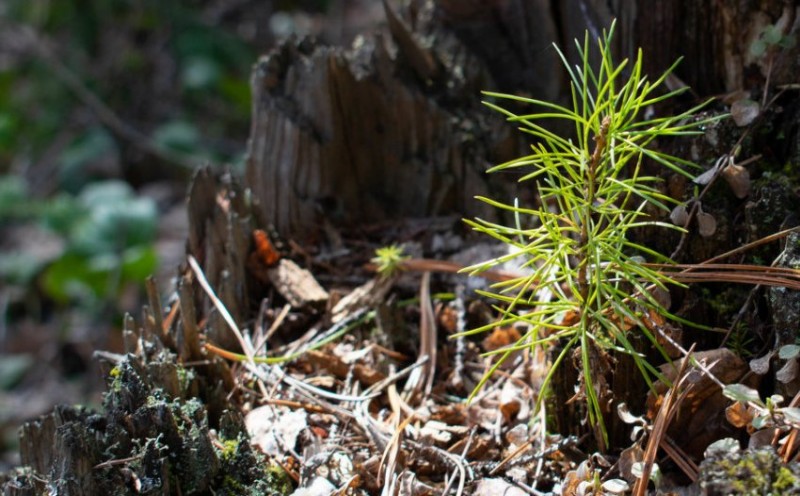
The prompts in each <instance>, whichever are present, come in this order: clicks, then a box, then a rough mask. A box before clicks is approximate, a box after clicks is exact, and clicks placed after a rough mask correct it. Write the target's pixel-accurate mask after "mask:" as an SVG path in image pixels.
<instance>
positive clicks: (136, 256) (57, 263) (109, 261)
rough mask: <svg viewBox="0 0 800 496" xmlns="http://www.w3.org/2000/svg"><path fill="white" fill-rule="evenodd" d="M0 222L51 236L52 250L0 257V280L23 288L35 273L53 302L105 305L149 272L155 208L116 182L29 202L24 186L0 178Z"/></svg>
mask: <svg viewBox="0 0 800 496" xmlns="http://www.w3.org/2000/svg"><path fill="white" fill-rule="evenodd" d="M0 223H3V224H4V225H12V224H18V225H28V226H31V225H36V226H38V227H39V228H43V229H44V230H46V231H49V232H50V233H52V234H53V236H52V237H50V238H48V241H47V242H48V243H51V244H52V245H53V248H54V249H52V250H44V251H37V250H30V249H27V250H26V245H25V243H26V241H25V240H19V243H18V244H19V246H21V248H22V249H21V250H19V249H17V250H12V251H6V252H0V280H2V281H3V282H4V283H5V284H14V285H17V286H20V287H22V286H26V285H29V284H30V283H31V282H32V280H33V279H34V278H35V277H37V276H41V278H40V282H41V287H42V289H43V290H44V292H45V294H47V296H49V297H50V298H52V299H54V300H55V301H57V302H59V303H67V302H73V303H79V304H81V305H82V306H84V307H86V306H89V307H92V306H94V305H96V304H98V303H103V302H107V301H112V300H114V299H116V298H117V296H118V295H119V292H120V291H121V290H122V288H123V287H125V286H126V285H128V284H139V285H140V284H141V283H142V281H144V279H145V278H146V277H147V276H148V275H150V274H151V273H153V272H154V271H155V269H156V265H157V258H156V252H155V247H154V243H155V236H156V226H157V224H158V216H157V210H156V206H155V203H154V202H153V201H152V200H151V199H149V198H144V197H137V196H136V195H135V194H134V192H133V190H132V189H131V188H130V186H128V185H127V184H125V183H123V182H121V181H103V182H98V183H93V184H90V185H88V186H86V187H85V188H84V189H83V190H82V191H81V192H80V194H79V195H77V196H72V195H69V194H66V193H62V194H60V195H57V196H55V197H54V198H51V199H49V200H39V199H31V198H30V197H29V195H28V192H27V189H26V185H25V183H24V182H23V181H22V180H21V179H19V178H17V177H14V176H0Z"/></svg>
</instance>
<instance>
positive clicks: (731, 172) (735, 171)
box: [722, 164, 750, 199]
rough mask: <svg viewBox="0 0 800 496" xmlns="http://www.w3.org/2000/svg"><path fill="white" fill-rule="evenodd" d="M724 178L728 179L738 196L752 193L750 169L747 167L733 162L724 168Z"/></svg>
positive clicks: (740, 197)
mask: <svg viewBox="0 0 800 496" xmlns="http://www.w3.org/2000/svg"><path fill="white" fill-rule="evenodd" d="M722 178H723V179H725V181H727V183H728V185H729V186H730V187H731V191H733V194H734V196H736V198H739V199H742V198H747V197H748V196H749V195H750V171H748V170H747V169H746V168H744V167H742V166H741V165H736V164H731V165H729V166H727V167H725V168H724V169H722Z"/></svg>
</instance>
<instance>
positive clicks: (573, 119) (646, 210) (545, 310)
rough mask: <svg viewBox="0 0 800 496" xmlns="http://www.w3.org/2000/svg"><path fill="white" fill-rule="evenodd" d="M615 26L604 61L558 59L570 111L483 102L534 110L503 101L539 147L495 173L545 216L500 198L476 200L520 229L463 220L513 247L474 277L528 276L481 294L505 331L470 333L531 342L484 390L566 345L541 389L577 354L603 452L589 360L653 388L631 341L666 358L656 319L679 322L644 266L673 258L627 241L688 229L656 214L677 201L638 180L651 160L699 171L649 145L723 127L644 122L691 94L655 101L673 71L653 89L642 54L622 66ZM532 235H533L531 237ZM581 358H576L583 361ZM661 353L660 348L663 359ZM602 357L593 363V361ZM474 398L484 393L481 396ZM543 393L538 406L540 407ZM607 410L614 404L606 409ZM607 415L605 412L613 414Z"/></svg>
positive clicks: (604, 41)
mask: <svg viewBox="0 0 800 496" xmlns="http://www.w3.org/2000/svg"><path fill="white" fill-rule="evenodd" d="M613 31H614V26H613V25H612V26H611V29H610V30H609V31H608V32H603V36H602V37H601V38H600V39H598V40H597V49H598V55H599V63H598V64H595V66H593V65H592V64H591V63H590V56H589V37H588V35H587V36H586V37H585V39H584V42H583V44H580V43H579V42H578V41H577V40H576V45H577V48H578V53H579V56H580V64H579V65H576V66H575V67H572V66H570V64H569V63H568V62H567V59H566V57H565V56H564V54H563V52H561V51H560V50H559V49H558V47H556V51H557V53H558V55H559V56H560V58H561V60H562V61H563V63H564V66H565V67H566V69H567V72H568V73H569V77H570V80H571V90H572V106H571V108H568V107H564V106H561V105H558V104H555V103H551V102H546V101H542V100H536V99H531V98H523V97H518V96H514V95H508V94H501V93H490V92H487V93H485V94H486V96H488V97H491V98H493V99H505V100H511V101H513V102H515V103H517V104H528V105H532V106H534V107H536V109H537V111H536V112H534V113H531V114H525V115H517V114H515V113H514V112H512V111H509V110H507V109H504V108H502V107H500V106H498V105H497V104H495V103H490V102H487V103H486V105H488V106H489V107H490V108H492V109H494V110H497V111H498V112H501V113H502V114H504V115H505V116H506V117H507V120H508V121H509V122H513V123H515V124H518V125H519V126H520V129H521V130H522V131H523V132H525V133H528V134H530V135H532V136H533V137H534V138H535V144H534V145H532V147H531V148H532V152H531V154H530V155H527V156H524V157H521V158H517V159H515V160H512V161H510V162H507V163H504V164H501V165H498V166H496V167H493V168H491V169H490V170H489V172H497V171H507V170H521V171H522V172H523V173H524V174H523V176H522V177H521V179H520V181H521V182H526V183H529V184H531V186H532V187H534V188H535V190H536V193H537V196H538V198H539V205H538V207H534V208H524V207H521V206H518V205H517V203H516V201H515V202H514V203H513V204H507V203H503V202H500V201H497V200H494V199H490V198H485V197H479V199H480V200H482V201H484V202H486V203H488V204H489V205H492V206H493V207H496V208H499V209H501V210H504V211H506V212H509V213H511V214H512V216H513V218H514V219H515V223H514V225H511V226H507V225H502V224H498V223H493V222H489V221H486V220H483V219H475V220H467V221H466V222H467V223H468V224H469V225H471V226H472V227H473V229H474V230H476V231H479V232H482V233H485V234H488V235H489V236H492V237H493V238H495V239H497V240H499V241H501V242H503V243H506V244H507V245H509V246H510V247H512V248H513V249H511V250H509V252H510V253H509V254H508V255H505V256H502V257H499V258H495V259H492V260H489V261H486V262H484V263H481V264H478V265H475V266H472V267H470V268H468V269H467V270H469V271H471V272H473V273H477V272H480V271H484V270H487V269H489V268H492V267H494V266H497V265H499V264H502V263H505V262H508V261H510V260H517V261H518V263H520V265H522V266H523V267H525V268H527V269H528V270H529V271H530V274H529V275H526V276H524V277H519V278H516V279H513V280H510V281H506V282H503V283H500V284H497V285H494V286H493V287H492V288H493V289H492V291H488V292H484V294H485V295H487V296H490V297H492V298H494V299H496V300H498V301H499V302H500V305H498V310H499V311H500V312H501V313H502V319H501V322H499V323H497V322H496V323H493V324H492V325H489V326H485V327H482V328H479V329H474V330H471V331H468V332H466V333H464V334H474V333H478V332H483V331H487V330H489V329H491V328H493V327H494V326H496V325H508V324H513V323H524V324H527V326H528V329H530V331H529V332H527V334H526V335H524V336H523V337H522V338H521V339H520V340H519V341H518V342H517V343H516V344H515V345H512V346H510V347H507V348H504V349H501V350H498V351H496V352H494V353H497V354H499V359H498V360H497V361H496V362H495V364H494V366H493V368H492V369H491V370H490V371H489V373H488V374H487V375H486V376H485V377H484V378H483V380H482V381H481V383H480V384H479V385H478V389H479V388H480V387H482V386H483V384H484V383H485V382H486V380H487V379H488V378H489V377H490V376H491V375H492V373H493V372H494V371H495V370H496V369H497V367H498V366H499V365H500V364H501V363H502V361H503V360H504V359H505V358H507V357H508V356H509V355H510V354H511V353H513V352H514V351H517V350H521V349H526V348H532V347H547V346H554V345H558V347H557V348H554V349H555V350H559V351H557V352H555V353H553V355H555V356H553V357H552V365H551V367H550V370H549V372H548V374H547V376H546V378H545V380H544V385H543V387H542V391H545V390H546V388H547V385H548V384H549V383H550V382H551V380H552V379H553V377H554V372H555V371H556V369H557V368H558V367H559V366H560V365H561V364H562V363H563V362H564V361H565V360H567V361H570V360H569V358H572V357H573V353H575V354H578V353H579V359H578V360H576V362H578V363H580V364H581V365H580V367H581V377H582V379H581V382H582V384H581V386H582V388H581V392H582V396H583V397H585V400H586V404H587V412H588V417H589V418H588V420H589V422H590V424H591V425H594V426H599V427H600V428H599V432H602V436H600V437H601V439H598V442H600V443H601V445H607V441H608V440H607V434H606V430H605V426H604V423H603V422H604V420H603V410H604V409H603V408H601V399H600V397H599V389H600V386H599V385H598V384H595V377H596V376H597V375H598V373H597V372H594V371H593V360H596V359H597V357H598V356H605V354H607V353H608V352H610V351H615V352H618V353H626V354H629V355H631V357H632V358H633V360H634V361H635V364H636V366H637V367H638V369H639V370H640V371H641V373H642V374H643V376H644V378H645V380H646V381H647V383H648V384H649V385H652V381H653V379H654V378H655V377H658V375H659V374H658V371H657V369H656V368H655V367H654V366H652V365H651V364H650V363H648V362H647V360H646V359H645V358H644V356H643V355H642V354H641V353H639V352H637V351H636V349H635V348H634V344H633V342H634V340H633V339H631V335H630V333H632V332H641V333H643V334H644V335H645V336H646V337H647V339H648V340H649V341H650V342H652V343H653V345H654V346H655V347H656V348H657V349H659V350H661V347H660V345H659V344H658V342H657V340H656V336H655V332H654V326H653V325H652V322H651V320H652V319H653V318H656V319H660V318H662V317H673V318H674V316H671V315H670V314H669V313H668V311H667V309H666V308H665V307H664V304H663V303H662V302H661V300H660V299H659V294H662V295H663V294H664V292H665V291H668V287H669V286H671V285H680V284H679V283H677V282H676V281H674V280H673V279H671V278H670V277H669V275H668V274H666V273H664V272H662V271H659V270H658V269H655V268H653V267H651V266H648V265H647V264H644V263H643V261H644V260H645V259H646V260H649V261H651V262H657V263H661V264H665V263H666V264H669V263H671V261H670V260H669V259H668V257H666V256H664V255H662V254H660V253H657V252H656V251H654V250H653V249H651V248H648V247H647V246H644V245H641V244H637V243H636V242H634V241H633V240H632V237H631V236H630V234H631V233H632V232H633V231H634V230H636V229H639V228H642V227H645V226H648V227H653V226H656V227H660V228H664V229H672V230H680V229H681V228H680V227H677V226H675V225H672V224H669V223H665V222H661V221H659V220H658V218H657V217H656V215H655V214H654V212H655V213H656V214H657V213H658V211H659V210H660V211H663V212H669V210H670V206H669V205H670V204H674V203H675V202H674V201H673V200H672V199H671V198H669V197H668V196H666V195H665V194H662V193H661V192H660V191H659V190H658V189H657V186H658V181H659V179H658V178H657V177H654V176H648V175H646V174H644V173H643V171H642V164H643V161H644V160H645V159H650V160H653V161H655V162H657V163H659V164H662V165H663V166H665V167H668V168H669V169H671V170H673V171H675V172H677V173H680V174H682V175H685V176H687V177H692V176H691V174H690V173H689V171H688V170H687V169H688V168H690V167H693V166H694V167H696V166H695V165H694V164H692V163H690V162H688V161H686V160H683V159H680V158H678V157H674V156H670V155H667V154H665V153H662V152H660V151H658V150H656V149H654V148H653V147H652V145H654V144H655V143H654V141H655V140H657V139H659V138H662V137H665V136H683V135H692V134H698V133H700V132H701V127H702V126H704V125H707V124H708V123H710V122H711V121H713V120H716V119H718V118H719V117H715V118H711V119H698V118H695V117H694V114H695V113H696V112H697V111H698V110H699V109H700V108H701V107H703V105H700V106H697V107H695V108H692V109H690V110H688V111H686V112H684V113H682V114H680V115H676V116H671V117H655V118H647V117H645V118H643V117H642V116H643V115H646V114H647V112H646V109H648V108H651V107H652V106H653V105H655V104H658V103H659V102H662V101H663V100H666V99H668V98H670V97H673V96H675V95H677V94H679V93H681V92H682V91H683V90H676V91H671V92H666V93H665V92H662V91H658V88H659V86H661V84H662V83H663V82H664V80H665V79H666V78H667V76H668V75H669V73H670V72H671V71H672V70H673V69H674V68H675V66H676V65H677V62H676V63H675V64H673V66H672V67H670V69H669V70H667V71H666V72H665V73H664V74H663V75H662V76H661V77H659V78H658V79H657V80H655V81H653V82H651V81H648V79H647V77H646V76H645V74H643V70H642V53H641V50H640V51H639V53H638V54H637V57H636V60H635V61H634V62H633V64H632V65H631V64H630V63H629V61H628V60H625V61H622V62H621V63H619V64H615V63H614V61H613V60H612V56H611V55H612V54H611V52H612V50H611V39H612V35H613ZM545 120H550V121H566V122H567V123H569V124H570V125H571V126H572V127H573V128H574V137H573V138H565V137H562V136H559V135H558V134H556V133H554V132H552V131H551V130H550V129H549V128H548V127H546V126H545V125H544V123H543V121H545ZM527 226H532V227H527ZM575 350H579V352H578V351H575ZM661 351H662V353H663V350H661ZM590 357H594V358H590ZM476 390H477V389H476ZM541 396H543V395H540V401H541ZM606 407H607V405H606ZM606 411H608V409H607V408H606Z"/></svg>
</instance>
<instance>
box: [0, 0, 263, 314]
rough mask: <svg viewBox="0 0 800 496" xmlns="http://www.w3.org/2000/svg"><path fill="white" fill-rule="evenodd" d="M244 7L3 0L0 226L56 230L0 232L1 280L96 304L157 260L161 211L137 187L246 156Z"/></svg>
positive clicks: (183, 0) (126, 0) (152, 0)
mask: <svg viewBox="0 0 800 496" xmlns="http://www.w3.org/2000/svg"><path fill="white" fill-rule="evenodd" d="M241 18H246V12H244V11H236V10H235V9H233V8H231V7H230V6H228V5H226V4H225V3H224V2H223V3H220V2H218V1H213V0H135V1H131V0H74V1H63V0H4V1H3V2H0V33H2V32H6V33H9V34H8V35H7V36H0V235H5V234H7V233H9V232H12V228H19V227H26V228H29V230H27V231H24V232H26V233H30V232H39V233H41V232H45V233H47V234H46V237H48V236H49V237H48V238H47V240H46V244H47V245H48V246H47V249H41V250H40V249H26V247H31V246H34V247H35V241H31V240H15V241H14V242H11V243H8V242H7V243H0V284H2V285H4V286H6V287H14V288H17V289H18V290H20V291H21V292H20V291H18V292H17V293H16V294H17V295H18V296H19V295H20V294H26V295H28V296H20V297H25V298H27V297H29V296H30V295H31V294H32V293H35V294H38V295H43V296H44V297H46V298H48V299H50V300H51V301H55V302H56V303H58V304H60V305H70V304H72V305H75V304H77V305H78V307H79V308H81V309H84V310H89V311H90V312H94V311H97V310H98V309H100V308H102V307H103V306H105V305H106V304H108V303H113V302H115V300H116V299H118V298H119V296H120V294H121V291H122V289H123V288H125V287H126V286H129V285H130V284H137V285H142V284H143V282H144V279H145V277H146V276H148V275H149V274H151V273H153V272H154V271H155V269H156V266H157V256H156V251H155V240H156V228H157V222H158V212H157V208H156V204H155V202H154V201H153V200H152V199H149V198H145V197H140V196H137V194H136V193H135V188H137V187H139V186H142V185H144V184H146V183H148V182H151V181H160V180H169V181H174V180H178V181H180V180H184V179H186V178H188V176H189V175H190V173H191V170H189V169H187V168H186V167H184V166H185V165H187V164H189V165H194V164H197V165H200V164H203V163H209V162H210V163H212V164H222V163H227V164H232V165H234V166H236V165H240V164H241V163H242V156H243V153H244V150H245V143H246V139H247V133H248V128H249V113H250V89H249V75H250V68H251V65H252V64H253V62H254V61H255V58H256V49H255V48H254V47H253V46H251V44H250V42H248V41H246V40H245V39H244V38H243V37H242V33H241V32H240V31H239V28H240V25H239V24H237V19H241ZM76 87H77V88H78V89H77V90H76ZM86 95H89V98H94V99H96V102H99V103H97V104H95V105H92V104H91V102H88V101H87V96H86ZM98 106H99V107H102V108H101V109H100V111H98ZM104 111H108V113H109V114H110V115H112V116H113V118H116V119H118V121H119V122H121V123H123V126H127V127H128V128H129V129H131V130H133V131H134V133H133V135H135V136H138V137H139V138H140V139H138V141H137V139H131V135H126V134H125V133H123V132H120V129H119V128H120V126H119V125H116V126H115V125H113V123H112V124H110V123H109V118H108V115H105V116H104V115H102V114H103V112H104ZM143 143H144V144H145V145H147V146H143ZM148 147H149V148H148ZM153 150H155V151H156V152H155V153H154V152H153ZM159 151H163V152H164V153H163V154H161V153H158V152H159ZM170 157H178V158H180V159H181V160H177V161H176V160H170ZM12 301H13V298H12Z"/></svg>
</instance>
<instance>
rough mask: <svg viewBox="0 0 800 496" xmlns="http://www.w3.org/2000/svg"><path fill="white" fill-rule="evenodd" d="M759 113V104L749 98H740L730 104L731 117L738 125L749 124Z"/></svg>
mask: <svg viewBox="0 0 800 496" xmlns="http://www.w3.org/2000/svg"><path fill="white" fill-rule="evenodd" d="M759 113H761V105H759V104H758V102H756V101H753V100H750V99H749V98H742V99H741V100H736V101H735V102H733V104H731V117H733V122H735V123H736V125H737V126H739V127H744V126H748V125H750V124H751V123H752V122H753V121H754V120H755V119H756V117H758V114H759Z"/></svg>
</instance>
